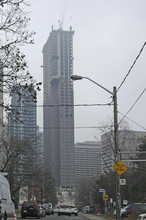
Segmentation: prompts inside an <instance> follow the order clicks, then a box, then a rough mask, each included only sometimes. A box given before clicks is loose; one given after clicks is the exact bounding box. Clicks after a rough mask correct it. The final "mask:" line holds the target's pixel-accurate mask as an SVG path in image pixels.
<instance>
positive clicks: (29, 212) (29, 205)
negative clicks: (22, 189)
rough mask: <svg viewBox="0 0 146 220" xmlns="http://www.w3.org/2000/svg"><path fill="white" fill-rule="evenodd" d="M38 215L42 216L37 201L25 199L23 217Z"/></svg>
mask: <svg viewBox="0 0 146 220" xmlns="http://www.w3.org/2000/svg"><path fill="white" fill-rule="evenodd" d="M26 217H36V218H40V217H41V213H40V209H39V207H38V205H37V203H36V202H35V201H24V202H23V204H22V208H21V218H26Z"/></svg>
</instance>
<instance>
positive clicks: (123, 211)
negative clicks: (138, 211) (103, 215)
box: [113, 207, 128, 218]
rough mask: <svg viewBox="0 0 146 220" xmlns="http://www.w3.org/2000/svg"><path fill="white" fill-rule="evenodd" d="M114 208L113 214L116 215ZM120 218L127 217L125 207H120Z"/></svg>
mask: <svg viewBox="0 0 146 220" xmlns="http://www.w3.org/2000/svg"><path fill="white" fill-rule="evenodd" d="M116 213H117V212H116V210H114V212H113V215H114V216H116ZM120 216H121V218H122V217H128V210H127V209H126V207H124V208H121V214H120Z"/></svg>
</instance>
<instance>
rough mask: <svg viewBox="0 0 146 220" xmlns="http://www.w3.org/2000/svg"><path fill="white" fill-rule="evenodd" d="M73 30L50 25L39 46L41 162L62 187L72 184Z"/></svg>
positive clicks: (68, 187)
mask: <svg viewBox="0 0 146 220" xmlns="http://www.w3.org/2000/svg"><path fill="white" fill-rule="evenodd" d="M73 34H74V31H72V28H70V30H69V31H63V30H62V29H59V30H53V29H52V32H51V33H50V36H49V38H48V40H47V42H46V43H45V45H44V47H43V77H44V78H43V83H44V95H43V101H44V108H43V123H44V164H45V169H46V170H49V172H50V174H51V176H52V177H53V178H54V179H55V181H56V185H57V186H58V187H61V188H62V189H72V188H73V187H74V129H73V128H74V108H73V84H72V81H71V79H70V77H71V75H72V73H73Z"/></svg>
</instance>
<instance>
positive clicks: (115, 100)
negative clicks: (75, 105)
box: [71, 75, 121, 220]
mask: <svg viewBox="0 0 146 220" xmlns="http://www.w3.org/2000/svg"><path fill="white" fill-rule="evenodd" d="M71 79H72V80H82V79H87V80H89V81H91V82H92V83H94V84H96V85H97V86H99V87H100V88H102V89H104V90H105V91H106V92H108V93H110V94H111V95H112V96H113V102H114V146H115V148H114V150H115V152H114V153H115V164H116V163H117V162H119V155H120V154H119V144H118V111H117V89H116V87H113V92H111V91H109V90H108V89H106V88H105V87H103V86H102V85H100V84H99V83H97V82H95V81H94V80H92V79H90V78H88V77H83V76H78V75H72V76H71ZM120 212H121V196H120V178H119V175H118V174H117V173H116V220H120Z"/></svg>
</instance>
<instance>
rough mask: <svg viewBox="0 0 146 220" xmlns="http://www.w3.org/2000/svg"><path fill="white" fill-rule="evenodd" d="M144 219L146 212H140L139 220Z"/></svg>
mask: <svg viewBox="0 0 146 220" xmlns="http://www.w3.org/2000/svg"><path fill="white" fill-rule="evenodd" d="M143 219H146V213H144V214H140V215H139V216H138V218H137V220H143Z"/></svg>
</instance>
